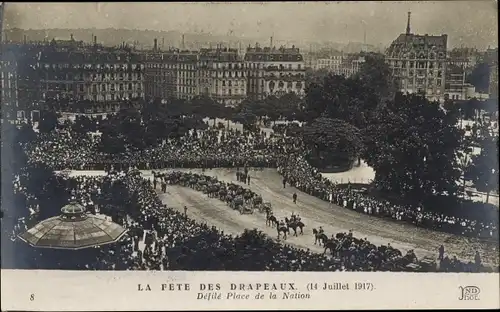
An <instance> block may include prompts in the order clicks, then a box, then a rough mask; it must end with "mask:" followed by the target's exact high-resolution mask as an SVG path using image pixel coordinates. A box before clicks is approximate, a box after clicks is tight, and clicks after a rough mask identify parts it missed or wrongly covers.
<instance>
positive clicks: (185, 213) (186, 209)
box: [184, 206, 188, 218]
mask: <svg viewBox="0 0 500 312" xmlns="http://www.w3.org/2000/svg"><path fill="white" fill-rule="evenodd" d="M187 211H188V207H187V206H184V217H186V218H187V215H188V214H187Z"/></svg>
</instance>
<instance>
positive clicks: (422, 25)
mask: <svg viewBox="0 0 500 312" xmlns="http://www.w3.org/2000/svg"><path fill="white" fill-rule="evenodd" d="M450 7H452V8H453V9H450ZM495 9H496V2H495V1H470V2H468V1H454V2H453V5H451V4H450V1H443V2H364V3H359V2H335V3H334V2H327V3H319V2H318V3H300V2H284V3H265V4H264V3H97V2H92V3H9V4H8V6H7V7H6V10H5V17H4V18H5V21H4V22H5V28H6V29H8V28H22V29H51V28H69V29H72V28H91V27H93V28H98V29H104V28H117V29H120V28H123V29H148V30H158V31H160V30H161V31H181V32H186V33H204V34H212V35H227V34H228V33H229V32H230V31H232V35H233V36H236V37H241V38H248V39H250V38H252V39H253V38H255V39H260V40H262V39H264V38H269V37H270V36H273V37H275V38H276V39H277V40H278V39H279V40H285V41H286V40H294V41H301V42H312V41H316V42H322V41H323V42H324V41H330V42H332V41H333V42H339V43H348V42H363V41H364V36H365V33H366V43H367V44H373V45H379V44H382V45H388V44H389V43H390V42H391V41H392V40H394V38H395V37H396V36H397V35H398V34H400V33H403V32H404V31H405V27H406V19H407V14H406V12H408V11H411V12H412V17H411V31H412V32H413V33H418V34H429V35H441V34H447V35H448V38H449V39H448V41H449V43H448V44H449V47H460V46H471V47H472V46H475V47H477V48H479V49H484V48H487V47H488V46H491V47H497V46H498V40H497V19H498V17H497V11H496V10H495ZM81 12H85V14H81ZM193 21H195V22H193ZM325 29H327V30H325Z"/></svg>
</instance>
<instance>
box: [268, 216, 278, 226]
mask: <svg viewBox="0 0 500 312" xmlns="http://www.w3.org/2000/svg"><path fill="white" fill-rule="evenodd" d="M275 225H276V226H277V225H278V219H276V217H275V216H273V215H270V214H268V215H267V216H266V226H271V227H274V226H275Z"/></svg>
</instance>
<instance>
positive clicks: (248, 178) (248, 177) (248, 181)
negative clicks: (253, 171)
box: [247, 175, 250, 185]
mask: <svg viewBox="0 0 500 312" xmlns="http://www.w3.org/2000/svg"><path fill="white" fill-rule="evenodd" d="M247 184H248V185H250V175H248V176H247Z"/></svg>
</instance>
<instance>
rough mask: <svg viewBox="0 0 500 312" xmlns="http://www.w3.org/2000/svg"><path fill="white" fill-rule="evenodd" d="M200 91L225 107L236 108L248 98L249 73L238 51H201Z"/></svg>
mask: <svg viewBox="0 0 500 312" xmlns="http://www.w3.org/2000/svg"><path fill="white" fill-rule="evenodd" d="M198 74H199V91H200V94H204V95H208V96H209V97H211V98H212V99H214V100H215V101H217V102H219V103H221V104H224V105H225V106H236V105H238V104H240V103H241V102H242V101H243V100H244V99H245V98H246V97H247V72H246V67H245V62H244V61H243V60H242V59H241V57H240V55H239V53H238V49H231V48H223V47H222V46H217V48H215V49H201V50H200V56H199V68H198Z"/></svg>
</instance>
